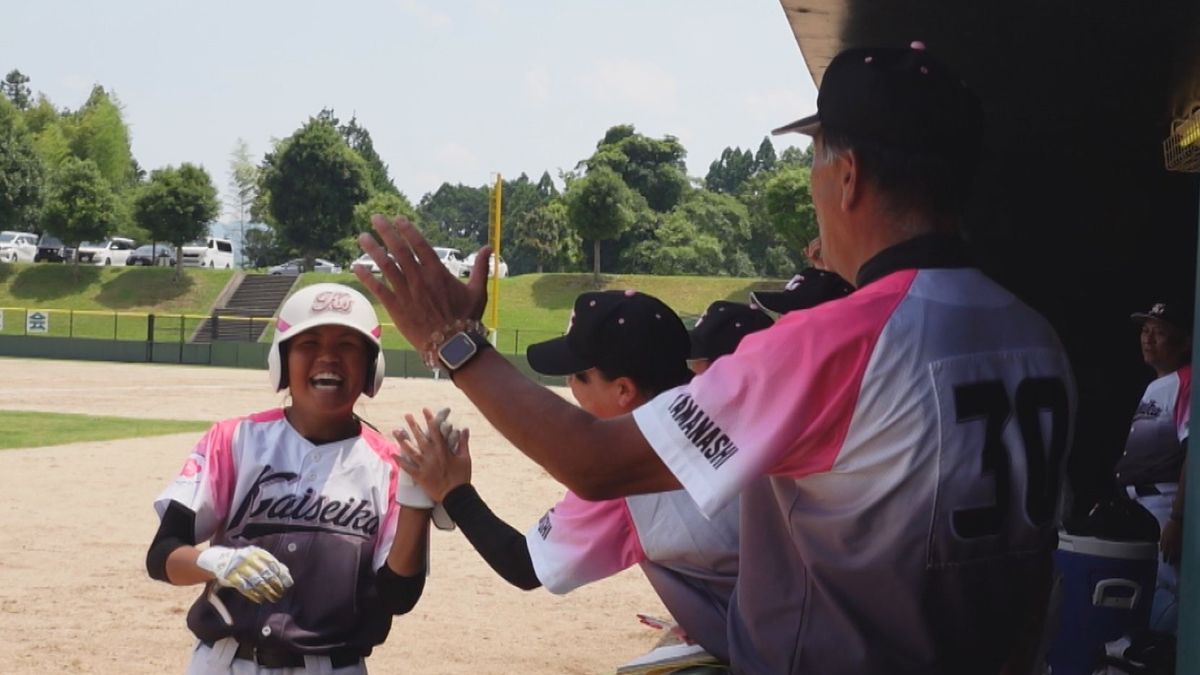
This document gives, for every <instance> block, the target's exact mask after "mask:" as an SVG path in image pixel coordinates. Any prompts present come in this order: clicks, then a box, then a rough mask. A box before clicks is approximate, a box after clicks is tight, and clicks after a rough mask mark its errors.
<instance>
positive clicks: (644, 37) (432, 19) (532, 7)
mask: <svg viewBox="0 0 1200 675" xmlns="http://www.w3.org/2000/svg"><path fill="white" fill-rule="evenodd" d="M4 19H5V21H4V24H5V27H4V30H3V34H4V37H3V40H0V71H2V72H5V73H6V72H8V71H9V70H11V69H13V68H18V69H20V70H21V71H22V72H24V73H25V74H26V75H28V76H30V77H31V78H32V81H31V83H30V85H31V86H32V88H33V89H34V90H35V91H40V92H44V93H45V94H46V95H47V96H49V97H50V100H51V101H52V102H53V103H54V104H55V105H57V106H59V107H64V106H65V107H70V108H76V107H78V106H79V105H81V104H82V103H83V101H84V100H85V99H86V97H87V94H88V92H89V91H90V90H91V87H92V85H93V84H94V83H99V84H102V85H104V86H105V87H106V88H107V89H108V90H109V91H111V92H114V93H115V94H116V95H117V97H118V98H119V99H120V101H121V102H122V104H123V105H124V108H125V117H126V122H127V123H128V124H129V125H130V127H131V133H132V142H133V152H134V156H135V157H136V158H137V160H138V161H139V162H140V163H141V165H142V166H143V167H144V168H146V169H147V170H149V169H155V168H158V167H161V166H165V165H168V164H171V165H177V164H179V163H181V162H194V163H199V164H201V165H203V166H204V167H205V168H207V169H208V170H209V172H210V173H211V174H212V175H213V180H214V182H215V183H216V184H217V187H218V188H219V189H220V190H221V191H222V194H223V195H224V194H225V193H226V192H227V186H228V180H229V178H228V165H229V155H230V153H231V151H232V150H233V147H234V144H235V142H236V140H237V139H238V138H243V139H245V140H246V142H247V143H248V144H249V147H250V149H251V151H252V153H253V154H254V159H255V161H256V162H257V161H258V160H259V159H261V156H262V153H263V152H264V151H265V150H267V149H269V147H270V141H271V138H272V137H278V138H281V137H286V136H288V135H290V134H291V133H292V132H293V131H295V130H296V128H297V127H299V126H300V125H301V124H303V122H304V121H305V120H306V119H307V118H308V117H309V116H310V115H313V114H316V113H317V112H318V111H320V110H321V108H323V107H330V108H333V109H334V110H335V112H336V113H337V115H338V116H339V117H340V118H341V119H342V120H343V121H346V120H348V119H349V118H350V117H351V115H357V117H358V119H359V122H360V123H362V124H363V125H364V126H365V127H366V128H367V129H368V130H369V131H370V132H371V135H372V137H373V138H374V141H375V147H376V150H377V151H378V152H379V154H380V155H381V156H382V157H383V160H384V161H385V162H386V163H387V164H388V165H389V168H390V173H391V176H392V178H393V180H394V181H395V183H396V185H397V186H398V187H399V188H400V189H401V190H402V191H403V192H404V193H405V194H407V195H408V196H409V198H410V199H412V201H413V202H414V203H416V202H417V200H419V199H420V197H421V195H423V194H424V193H426V192H429V191H432V190H434V189H436V188H437V186H438V185H440V184H441V183H442V182H443V181H450V182H461V183H466V184H468V185H482V184H484V183H487V182H489V181H490V180H491V179H492V177H493V176H494V175H495V173H496V172H500V173H502V174H503V175H504V176H505V177H506V178H509V177H512V178H515V177H516V176H517V175H518V174H520V173H521V172H522V171H524V172H526V173H529V174H530V175H531V177H533V178H535V179H536V177H537V176H538V175H539V174H540V173H541V171H542V170H549V171H550V172H551V174H552V175H555V174H556V173H557V171H558V170H559V169H564V170H565V169H571V168H573V167H574V165H575V163H576V162H578V161H579V160H580V159H583V158H585V157H587V156H588V155H589V154H591V152H592V150H593V149H594V148H595V144H596V142H597V140H599V138H600V137H601V136H602V135H603V133H604V131H605V130H606V129H607V128H608V127H609V126H611V125H613V124H619V123H632V124H634V125H635V126H636V127H637V128H638V130H639V131H641V132H643V133H646V134H649V135H652V136H661V135H663V134H674V135H675V136H677V137H679V139H680V140H681V141H682V142H683V144H684V147H686V148H687V150H688V170H689V173H690V174H691V175H693V176H703V175H704V174H705V173H706V172H707V170H708V165H709V163H710V162H712V161H713V160H714V159H715V158H716V157H717V156H718V155H719V153H720V152H721V150H722V149H723V148H724V147H725V146H727V145H740V146H742V147H751V148H756V147H757V146H758V144H759V142H760V141H761V140H762V138H763V136H764V135H766V134H767V133H769V131H770V129H771V128H773V127H775V126H778V125H780V124H783V123H785V122H788V121H791V120H793V119H795V118H798V117H801V116H803V115H807V114H808V113H810V112H811V111H812V108H813V107H814V101H815V98H816V92H815V89H814V87H813V83H812V79H811V77H810V76H809V74H808V70H807V69H806V68H805V66H804V61H803V57H802V56H801V54H800V50H799V48H798V47H797V46H796V43H795V40H794V38H793V37H792V33H791V30H790V29H789V27H788V25H787V20H786V18H785V16H784V13H783V10H782V9H781V7H780V5H779V3H778V2H777V1H776V0H752V1H742V2H732V1H730V0H723V1H722V0H692V1H690V2H683V1H679V0H640V1H638V0H606V1H603V2H601V1H599V0H558V1H556V2H549V1H546V0H527V1H521V0H518V1H510V2H506V3H505V2H499V1H496V0H457V1H453V0H442V1H437V0H387V1H384V0H378V1H375V0H371V1H362V2H353V1H349V2H343V3H333V2H315V1H311V0H293V1H291V2H275V1H270V2H266V1H256V0H244V1H242V2H231V1H226V0H209V1H205V2H186V3H185V2H178V1H173V0H113V1H112V2H107V3H99V2H91V1H82V0H76V1H74V2H59V1H56V0H45V1H43V2H20V3H12V4H11V6H8V7H6V8H5V11H4ZM774 142H775V145H776V149H777V150H782V149H783V148H784V147H786V146H787V145H792V144H796V145H800V146H803V145H805V144H806V143H807V140H806V139H805V138H804V137H801V136H797V135H791V136H787V137H778V138H775V139H774Z"/></svg>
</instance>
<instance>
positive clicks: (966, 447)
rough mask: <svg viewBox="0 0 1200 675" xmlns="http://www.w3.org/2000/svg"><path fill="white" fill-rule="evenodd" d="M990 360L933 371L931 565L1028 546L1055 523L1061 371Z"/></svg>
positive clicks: (1063, 415) (1067, 404) (1062, 423)
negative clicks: (937, 427) (936, 428)
mask: <svg viewBox="0 0 1200 675" xmlns="http://www.w3.org/2000/svg"><path fill="white" fill-rule="evenodd" d="M994 359H995V360H993V359H990V358H985V359H983V362H982V363H981V362H978V361H977V362H974V363H972V362H969V361H951V362H943V363H940V364H937V367H936V368H935V370H934V377H935V379H936V380H937V384H938V392H939V414H940V417H941V439H940V440H941V447H940V450H939V457H938V470H939V471H938V497H937V506H936V507H935V516H934V517H935V520H934V523H933V532H932V533H931V534H932V536H931V542H930V544H931V548H930V555H931V558H932V559H931V561H930V562H931V563H933V564H939V563H940V564H948V563H963V562H967V561H970V560H974V559H980V558H987V557H992V556H994V555H997V554H1002V553H1004V552H1014V551H1022V550H1030V549H1034V548H1037V547H1038V546H1039V545H1040V542H1041V541H1042V538H1043V537H1042V535H1043V533H1044V532H1045V531H1046V529H1047V528H1049V527H1052V526H1053V525H1054V523H1053V520H1054V515H1055V512H1056V510H1057V506H1058V500H1059V494H1060V488H1061V483H1062V471H1063V459H1064V457H1065V455H1066V451H1067V446H1068V442H1069V431H1070V412H1071V401H1070V396H1069V393H1068V390H1067V384H1066V379H1065V377H1064V376H1063V375H1060V374H1055V373H1054V371H1055V370H1057V368H1048V367H1046V366H1047V365H1049V364H1046V363H1045V362H1044V361H1042V359H1039V358H1032V359H1031V358H1030V357H1029V355H995V356H994ZM1013 361H1016V363H1014V362H1013ZM1029 361H1033V362H1034V363H1029ZM1039 362H1040V363H1039ZM989 366H991V367H989ZM989 371H990V372H989ZM1006 371H1007V376H1005V373H1006ZM1047 371H1049V372H1047ZM1040 373H1045V375H1041V374H1040Z"/></svg>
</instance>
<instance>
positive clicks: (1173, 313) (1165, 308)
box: [1129, 302, 1192, 335]
mask: <svg viewBox="0 0 1200 675" xmlns="http://www.w3.org/2000/svg"><path fill="white" fill-rule="evenodd" d="M1129 318H1130V319H1133V321H1134V323H1138V324H1143V323H1146V320H1147V319H1158V320H1159V321H1164V322H1166V323H1169V324H1171V325H1172V326H1175V327H1176V328H1178V329H1179V330H1181V331H1183V332H1184V333H1186V334H1188V335H1191V334H1192V307H1191V305H1189V304H1187V303H1183V302H1156V303H1154V304H1153V305H1151V307H1150V309H1149V310H1147V311H1145V312H1134V313H1133V314H1130V315H1129Z"/></svg>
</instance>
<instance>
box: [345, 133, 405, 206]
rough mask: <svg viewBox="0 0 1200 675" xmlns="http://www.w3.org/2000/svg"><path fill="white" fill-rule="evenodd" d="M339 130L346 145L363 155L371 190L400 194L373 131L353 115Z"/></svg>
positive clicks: (360, 155)
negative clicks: (373, 138)
mask: <svg viewBox="0 0 1200 675" xmlns="http://www.w3.org/2000/svg"><path fill="white" fill-rule="evenodd" d="M338 132H339V133H341V134H342V138H344V139H346V145H349V146H350V149H351V150H353V151H355V152H357V153H358V156H359V157H362V158H363V162H365V163H366V167H367V183H368V184H369V185H370V186H371V190H372V191H373V192H387V193H391V194H396V195H398V194H400V190H399V189H398V188H397V187H396V184H395V183H393V182H392V179H391V177H390V176H389V175H388V166H387V164H384V162H383V158H382V157H380V156H379V153H378V152H375V143H374V142H373V141H372V140H371V133H370V132H369V131H367V129H366V127H364V126H362V125H361V124H359V123H358V118H357V117H351V118H350V122H349V123H348V124H344V125H342V126H339V127H338ZM405 201H407V199H406V200H405Z"/></svg>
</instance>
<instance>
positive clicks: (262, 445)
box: [146, 284, 430, 675]
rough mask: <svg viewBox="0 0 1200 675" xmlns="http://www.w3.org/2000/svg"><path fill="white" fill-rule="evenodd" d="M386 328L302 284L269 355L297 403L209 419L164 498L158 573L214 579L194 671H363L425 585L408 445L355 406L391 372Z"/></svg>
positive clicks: (353, 295) (345, 291)
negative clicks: (411, 502) (406, 483)
mask: <svg viewBox="0 0 1200 675" xmlns="http://www.w3.org/2000/svg"><path fill="white" fill-rule="evenodd" d="M379 335H380V325H379V320H378V318H377V317H376V314H375V310H374V308H372V306H371V303H370V302H369V301H368V300H367V299H366V298H365V297H363V295H362V294H361V293H359V292H357V291H355V290H354V289H352V288H349V287H347V286H342V285H340V284H315V285H312V286H309V287H306V288H303V289H301V290H299V291H297V292H296V293H295V294H294V295H292V296H291V297H290V298H289V299H288V301H287V302H286V303H284V306H283V309H282V310H280V312H279V318H278V321H277V322H276V326H275V337H274V340H273V341H272V343H271V351H270V353H269V356H268V358H267V363H268V373H269V376H270V381H271V386H272V388H273V390H275V391H280V390H282V389H284V388H287V389H288V393H289V394H290V396H291V405H289V406H287V407H285V408H278V409H274V410H269V411H266V412H261V413H256V414H253V415H249V416H247V417H241V418H236V419H230V420H224V421H221V422H218V423H216V424H215V425H213V427H212V428H211V429H210V430H209V431H208V433H207V434H205V436H204V438H202V439H201V440H200V442H199V443H198V444H197V445H196V447H195V448H194V449H193V450H192V452H191V454H190V456H189V457H188V459H187V461H186V463H185V464H184V466H183V469H182V470H181V471H180V474H179V475H178V476H177V477H176V478H175V480H174V481H173V482H172V483H171V485H170V486H168V487H167V489H166V490H164V491H163V493H162V494H161V495H160V496H159V497H158V499H157V500H156V501H155V504H154V506H155V509H156V510H157V511H158V513H159V516H160V518H161V524H160V526H159V530H158V533H157V534H156V536H155V538H154V542H153V543H152V544H151V546H150V551H149V553H148V554H147V559H146V566H147V570H148V571H149V573H150V576H151V577H153V578H155V579H159V580H162V581H166V582H168V583H172V584H175V585H181V586H182V585H192V584H205V589H204V592H202V593H201V595H200V597H199V598H198V599H197V600H196V602H195V603H194V604H193V605H192V608H191V611H189V612H188V618H187V624H188V628H190V629H191V630H192V632H193V633H194V634H195V635H196V638H197V640H198V644H197V646H196V650H195V652H194V654H193V656H192V661H191V664H190V667H189V669H188V672H189V673H271V672H275V671H276V670H277V669H289V668H290V669H302V670H304V671H307V672H332V673H336V674H337V675H343V674H350V673H365V672H366V667H365V665H364V663H363V657H365V656H367V655H369V654H370V653H371V649H372V647H374V646H375V645H377V644H380V643H381V642H383V641H384V639H385V638H386V637H387V634H388V631H389V629H390V628H391V621H392V616H393V615H397V614H404V613H406V612H408V611H409V610H411V609H412V608H413V606H414V605H415V604H416V602H417V600H418V599H419V598H420V597H421V592H422V591H423V590H424V585H425V561H426V555H427V550H428V533H429V520H430V511H429V510H427V509H424V508H411V507H408V506H402V505H401V504H398V503H397V494H398V487H402V486H398V476H399V473H400V472H399V470H398V468H397V466H396V462H395V460H394V459H393V453H395V452H396V448H395V446H393V445H392V443H391V442H390V441H388V440H386V439H385V438H384V436H383V435H381V434H380V433H379V432H378V431H376V430H375V429H374V428H372V427H371V426H369V425H367V424H366V423H365V422H363V421H362V420H361V419H359V418H358V416H357V415H355V414H354V404H355V403H356V402H357V401H358V398H359V396H360V395H362V394H366V395H367V396H374V395H375V393H376V392H378V391H379V387H380V385H382V384H383V375H384V357H383V352H382V350H381V349H380V342H379ZM406 503H407V502H406ZM202 541H208V542H209V546H208V547H207V548H206V549H204V550H201V549H199V548H197V547H196V543H197V542H202ZM292 672H295V671H292Z"/></svg>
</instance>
